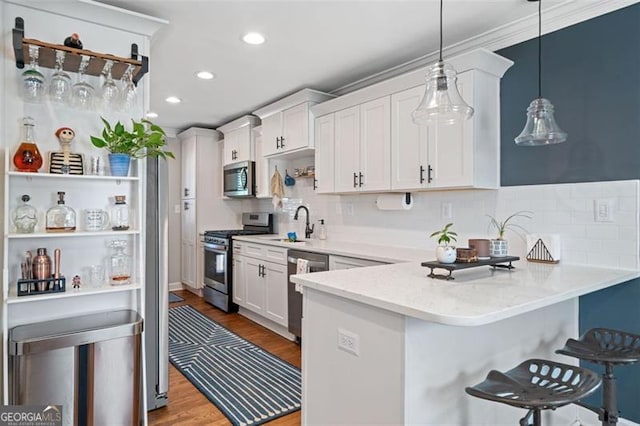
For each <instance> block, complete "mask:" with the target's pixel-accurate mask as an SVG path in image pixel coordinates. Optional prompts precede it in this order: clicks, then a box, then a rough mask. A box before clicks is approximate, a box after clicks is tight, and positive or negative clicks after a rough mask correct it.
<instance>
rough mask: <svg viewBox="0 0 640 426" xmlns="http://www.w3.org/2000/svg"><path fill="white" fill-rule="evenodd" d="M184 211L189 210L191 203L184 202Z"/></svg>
mask: <svg viewBox="0 0 640 426" xmlns="http://www.w3.org/2000/svg"><path fill="white" fill-rule="evenodd" d="M184 209H185V210H189V203H187V202H186V201H185V202H184Z"/></svg>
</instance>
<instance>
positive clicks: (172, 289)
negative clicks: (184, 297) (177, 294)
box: [169, 282, 184, 291]
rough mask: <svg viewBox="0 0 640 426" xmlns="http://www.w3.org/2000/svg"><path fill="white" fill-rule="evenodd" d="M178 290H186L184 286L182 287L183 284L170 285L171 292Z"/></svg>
mask: <svg viewBox="0 0 640 426" xmlns="http://www.w3.org/2000/svg"><path fill="white" fill-rule="evenodd" d="M176 290H184V286H183V285H182V283H181V282H177V283H169V291H176Z"/></svg>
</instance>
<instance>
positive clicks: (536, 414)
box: [519, 408, 542, 426]
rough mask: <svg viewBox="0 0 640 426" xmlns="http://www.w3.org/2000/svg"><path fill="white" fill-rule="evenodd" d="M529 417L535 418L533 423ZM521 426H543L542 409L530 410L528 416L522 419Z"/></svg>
mask: <svg viewBox="0 0 640 426" xmlns="http://www.w3.org/2000/svg"><path fill="white" fill-rule="evenodd" d="M529 419H532V420H533V423H529ZM519 423H520V426H531V425H533V426H542V411H540V409H539V408H534V409H533V410H529V412H528V413H527V415H526V416H524V417H523V418H521V419H520V422H519Z"/></svg>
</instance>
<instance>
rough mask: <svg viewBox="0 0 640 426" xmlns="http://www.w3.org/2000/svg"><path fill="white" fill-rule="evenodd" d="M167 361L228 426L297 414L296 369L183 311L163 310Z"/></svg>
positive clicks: (180, 308)
mask: <svg viewBox="0 0 640 426" xmlns="http://www.w3.org/2000/svg"><path fill="white" fill-rule="evenodd" d="M169 360H170V361H171V363H172V364H173V365H174V366H175V367H176V368H177V369H178V370H180V372H181V373H182V374H183V375H184V376H185V377H186V378H187V379H189V381H190V382H191V383H193V385H194V386H195V387H197V388H198V389H199V390H200V392H202V393H203V394H204V395H205V396H206V397H207V398H208V399H209V401H211V402H213V403H214V404H215V405H216V407H218V408H219V409H220V411H222V412H223V413H224V415H225V416H227V418H228V419H229V421H231V423H232V424H234V425H238V426H240V425H259V424H262V423H265V422H268V421H270V420H273V419H275V418H277V417H280V416H284V415H285V414H289V413H291V412H293V411H296V410H299V409H300V400H301V394H302V391H301V378H300V370H299V369H298V368H297V367H294V366H293V365H291V364H289V363H287V362H285V361H283V360H281V359H280V358H278V357H276V356H274V355H272V354H270V353H268V352H266V351H264V350H263V349H261V348H259V347H258V346H255V345H254V344H252V343H249V342H247V341H246V340H244V339H242V338H241V337H239V336H237V335H235V334H233V333H232V332H230V331H229V330H227V329H226V328H224V327H222V326H221V325H220V324H218V323H216V322H215V321H213V320H211V319H209V318H207V317H206V316H204V315H203V314H201V313H200V312H198V311H197V310H196V309H194V308H193V307H191V306H189V305H184V306H178V307H174V308H169Z"/></svg>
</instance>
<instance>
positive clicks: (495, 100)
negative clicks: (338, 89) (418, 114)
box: [312, 49, 513, 193]
mask: <svg viewBox="0 0 640 426" xmlns="http://www.w3.org/2000/svg"><path fill="white" fill-rule="evenodd" d="M450 62H451V63H452V65H453V66H454V67H455V68H456V69H457V70H458V72H459V74H458V82H457V83H458V88H459V90H460V92H461V94H462V96H463V98H464V99H465V101H466V102H467V103H469V104H470V105H471V106H473V108H474V109H475V113H474V115H473V117H471V119H469V120H465V121H463V122H461V123H459V124H455V125H443V124H433V125H428V126H418V125H416V124H414V123H413V121H412V119H411V113H412V112H413V110H414V109H415V108H416V107H417V106H418V104H419V102H420V100H421V98H422V96H423V95H424V84H423V80H424V73H425V71H424V70H419V71H413V72H410V73H407V74H404V75H401V76H398V77H395V78H392V79H389V80H386V81H383V82H381V83H378V84H375V85H373V86H371V87H367V88H364V89H361V90H358V91H356V92H352V93H349V94H347V95H344V96H341V97H339V98H336V99H332V100H330V101H327V102H324V103H322V104H319V105H316V106H314V107H313V108H312V111H313V113H314V114H315V115H316V116H318V117H319V118H318V119H317V120H316V125H318V126H320V123H321V121H320V120H330V119H329V118H328V117H330V116H333V119H334V133H333V138H334V141H333V158H334V159H335V164H334V168H335V170H334V177H335V178H334V182H333V190H332V189H331V187H332V184H331V183H327V182H322V174H323V173H324V174H325V176H326V170H327V165H326V163H327V162H328V161H329V160H328V158H329V157H327V156H326V155H325V154H322V155H320V154H318V155H317V156H316V161H317V163H318V167H319V169H318V177H319V185H320V187H321V188H322V191H321V192H323V193H330V192H336V193H344V192H355V191H369V192H383V191H389V190H391V191H414V190H423V189H447V188H498V187H499V185H500V78H501V77H502V75H503V74H504V72H505V71H506V70H507V69H508V68H509V67H510V66H511V65H512V64H513V63H512V62H511V61H509V60H508V59H505V58H503V57H501V56H498V55H496V54H494V53H491V52H489V51H486V50H483V49H480V50H476V51H473V52H469V53H466V54H463V55H460V56H458V57H454V58H451V59H450ZM376 95H377V96H376ZM372 99H373V100H372ZM322 123H323V125H324V126H325V127H326V126H327V125H328V124H327V122H325V121H322ZM326 131H327V129H325V130H323V132H320V133H317V134H318V135H319V136H320V137H322V143H323V150H324V151H325V152H329V151H331V146H324V145H331V137H330V136H327V135H326Z"/></svg>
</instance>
